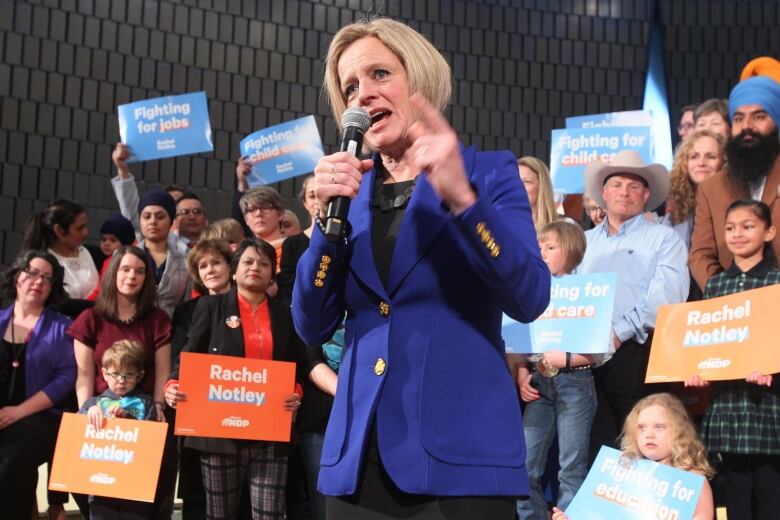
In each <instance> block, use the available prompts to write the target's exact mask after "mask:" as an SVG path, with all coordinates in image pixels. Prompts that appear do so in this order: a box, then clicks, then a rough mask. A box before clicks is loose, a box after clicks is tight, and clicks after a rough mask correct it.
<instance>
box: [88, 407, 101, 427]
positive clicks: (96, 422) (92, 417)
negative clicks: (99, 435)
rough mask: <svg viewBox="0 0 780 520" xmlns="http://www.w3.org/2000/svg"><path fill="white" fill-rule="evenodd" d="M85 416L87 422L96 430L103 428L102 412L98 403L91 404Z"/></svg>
mask: <svg viewBox="0 0 780 520" xmlns="http://www.w3.org/2000/svg"><path fill="white" fill-rule="evenodd" d="M87 418H88V419H89V424H91V425H92V426H93V427H94V428H95V429H96V430H102V429H103V412H102V411H101V410H100V407H99V406H98V405H96V404H95V405H92V406H90V407H89V409H88V410H87Z"/></svg>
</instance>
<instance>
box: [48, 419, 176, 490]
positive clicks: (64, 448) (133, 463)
mask: <svg viewBox="0 0 780 520" xmlns="http://www.w3.org/2000/svg"><path fill="white" fill-rule="evenodd" d="M167 430H168V425H167V424H165V423H161V422H155V421H135V420H132V419H108V418H107V419H104V421H103V427H102V428H101V429H99V430H98V429H96V428H95V427H94V426H92V425H91V424H90V423H89V419H88V418H87V416H86V415H79V414H72V413H65V414H62V422H61V423H60V431H59V434H58V435H57V446H56V447H55V449H54V460H53V462H52V467H51V476H50V478H49V489H51V490H52V491H69V492H71V493H83V494H85V495H99V496H104V497H113V498H124V499H128V500H138V501H142V502H153V501H154V493H155V490H156V488H157V477H158V476H159V473H160V462H161V461H162V453H163V448H164V446H165V433H166V432H167Z"/></svg>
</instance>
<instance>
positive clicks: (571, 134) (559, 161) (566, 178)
mask: <svg viewBox="0 0 780 520" xmlns="http://www.w3.org/2000/svg"><path fill="white" fill-rule="evenodd" d="M550 145H551V149H550V175H551V176H552V181H553V188H554V189H555V192H556V193H583V192H584V191H585V167H586V166H587V165H588V163H590V162H591V161H595V160H599V161H601V162H603V163H609V161H611V160H612V158H613V157H615V155H616V154H617V153H618V152H620V151H622V150H636V151H637V152H639V155H641V156H642V160H643V161H644V162H645V163H646V164H650V163H652V162H653V161H652V153H651V141H650V128H649V127H642V126H636V127H630V126H622V127H604V128H567V129H560V130H553V131H552V140H551V143H550Z"/></svg>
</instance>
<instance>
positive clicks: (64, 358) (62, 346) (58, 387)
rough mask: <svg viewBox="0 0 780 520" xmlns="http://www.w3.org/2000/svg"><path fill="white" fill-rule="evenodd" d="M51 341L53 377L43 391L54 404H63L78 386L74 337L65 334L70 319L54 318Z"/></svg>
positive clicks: (50, 335)
mask: <svg viewBox="0 0 780 520" xmlns="http://www.w3.org/2000/svg"><path fill="white" fill-rule="evenodd" d="M52 322H53V323H52V326H51V331H50V334H49V335H48V337H47V338H45V340H46V341H49V342H50V343H49V347H51V348H50V352H51V360H50V362H51V377H50V378H49V380H48V382H47V383H46V385H45V386H44V387H43V388H42V389H41V391H42V392H43V393H44V394H46V396H47V397H48V398H49V399H50V400H51V402H52V403H53V404H54V406H55V407H56V406H58V405H60V404H62V403H63V402H64V401H65V400H66V399H67V398H68V397H69V396H70V395H71V393H72V392H73V389H74V388H75V387H76V355H75V353H74V351H73V338H71V337H69V336H67V335H66V334H65V330H66V329H67V325H68V324H69V323H70V320H67V319H66V318H64V317H63V318H62V319H56V320H55V319H53V318H52Z"/></svg>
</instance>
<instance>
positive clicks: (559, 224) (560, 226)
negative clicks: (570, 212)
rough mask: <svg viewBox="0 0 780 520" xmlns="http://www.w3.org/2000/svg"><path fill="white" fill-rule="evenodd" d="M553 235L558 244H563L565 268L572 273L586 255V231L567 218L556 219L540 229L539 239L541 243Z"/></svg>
mask: <svg viewBox="0 0 780 520" xmlns="http://www.w3.org/2000/svg"><path fill="white" fill-rule="evenodd" d="M553 237H554V238H555V239H556V240H557V241H558V245H560V246H561V251H563V256H564V258H565V259H566V261H565V262H564V266H563V270H564V271H565V272H566V273H571V272H572V271H574V268H575V267H577V266H578V265H580V262H582V258H583V257H584V256H585V247H586V246H587V240H586V238H585V233H584V232H583V231H582V228H581V227H580V226H578V225H577V224H573V223H571V222H567V221H565V220H556V221H555V222H550V223H549V224H545V225H544V226H543V227H542V229H540V230H539V233H538V234H537V241H538V242H539V244H541V243H542V242H545V241H547V240H549V239H550V238H553Z"/></svg>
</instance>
